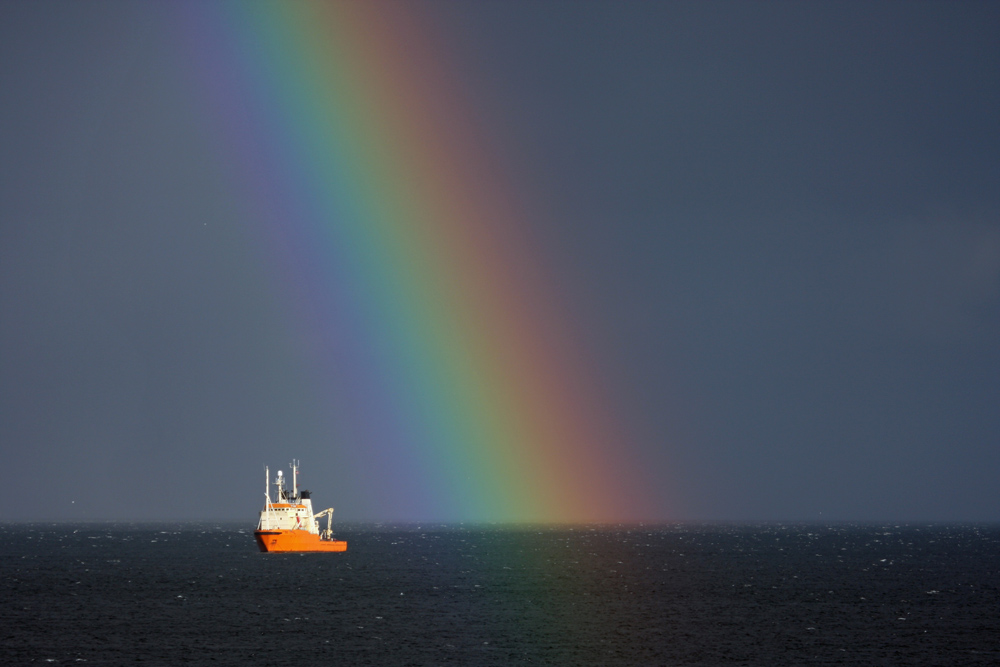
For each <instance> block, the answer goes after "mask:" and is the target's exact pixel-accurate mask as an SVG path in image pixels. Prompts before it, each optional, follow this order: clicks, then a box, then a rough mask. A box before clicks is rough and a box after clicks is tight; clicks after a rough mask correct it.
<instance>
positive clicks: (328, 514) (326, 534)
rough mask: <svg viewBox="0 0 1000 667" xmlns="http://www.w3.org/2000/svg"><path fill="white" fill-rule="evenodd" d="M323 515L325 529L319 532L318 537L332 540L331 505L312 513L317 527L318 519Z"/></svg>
mask: <svg viewBox="0 0 1000 667" xmlns="http://www.w3.org/2000/svg"><path fill="white" fill-rule="evenodd" d="M324 516H325V517H326V530H324V531H322V532H321V533H320V537H322V538H323V539H324V540H332V539H333V530H332V524H333V508H332V507H327V508H326V509H325V510H323V511H322V512H320V513H319V514H314V515H313V519H314V520H315V521H316V527H317V528H319V520H320V519H322V518H323V517H324Z"/></svg>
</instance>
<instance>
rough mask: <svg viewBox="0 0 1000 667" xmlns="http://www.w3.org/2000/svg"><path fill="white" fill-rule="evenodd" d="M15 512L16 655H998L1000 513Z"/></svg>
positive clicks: (182, 660)
mask: <svg viewBox="0 0 1000 667" xmlns="http://www.w3.org/2000/svg"><path fill="white" fill-rule="evenodd" d="M337 536H338V537H339V538H341V539H346V540H348V542H349V549H348V551H347V552H346V553H341V554H262V553H259V552H258V551H257V549H256V546H255V544H254V541H253V532H252V527H251V526H247V525H243V526H234V525H228V524H169V525H166V524H164V525H150V524H137V525H126V524H80V525H71V524H5V525H0V591H2V596H0V601H2V604H0V648H2V657H0V662H2V664H5V665H6V664H13V665H19V664H34V663H44V664H67V663H72V664H83V663H87V664H96V665H120V664H132V663H139V662H143V663H148V664H164V665H174V664H188V665H236V664H239V665H258V664H259V665H337V664H344V665H439V664H461V665H515V664H542V665H817V664H818V665H825V664H836V665H996V664H1000V526H993V525H938V526H933V525H896V524H889V525H863V526H851V525H777V524H765V525H700V526H699V525H689V524H679V525H663V526H634V525H633V526H602V527H587V526H578V527H572V528H571V527H524V526H521V527H512V526H456V525H451V526H442V525H420V526H417V525H408V526H391V525H341V526H340V527H339V530H338V531H337Z"/></svg>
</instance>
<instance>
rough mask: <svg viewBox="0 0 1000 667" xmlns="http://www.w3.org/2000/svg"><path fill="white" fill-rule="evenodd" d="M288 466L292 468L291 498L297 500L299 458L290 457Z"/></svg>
mask: <svg viewBox="0 0 1000 667" xmlns="http://www.w3.org/2000/svg"><path fill="white" fill-rule="evenodd" d="M288 467H289V468H291V469H292V498H295V499H296V500H298V497H299V479H298V475H299V460H298V459H292V462H291V463H289V464H288Z"/></svg>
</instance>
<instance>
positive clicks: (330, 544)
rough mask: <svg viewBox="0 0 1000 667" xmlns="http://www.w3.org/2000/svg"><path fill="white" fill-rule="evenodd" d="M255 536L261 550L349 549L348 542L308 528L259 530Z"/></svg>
mask: <svg viewBox="0 0 1000 667" xmlns="http://www.w3.org/2000/svg"><path fill="white" fill-rule="evenodd" d="M253 536H254V537H255V538H257V546H258V547H260V550H261V551H274V552H302V551H347V542H344V541H342V540H323V539H320V537H319V535H316V534H314V533H310V532H309V531H308V530H257V531H254V534H253Z"/></svg>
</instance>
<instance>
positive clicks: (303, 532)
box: [253, 461, 347, 553]
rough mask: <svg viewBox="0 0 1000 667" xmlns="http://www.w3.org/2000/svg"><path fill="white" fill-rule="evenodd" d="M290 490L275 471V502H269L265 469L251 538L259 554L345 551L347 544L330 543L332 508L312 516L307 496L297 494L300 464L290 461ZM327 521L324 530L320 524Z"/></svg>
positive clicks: (332, 540)
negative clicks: (321, 521) (259, 510)
mask: <svg viewBox="0 0 1000 667" xmlns="http://www.w3.org/2000/svg"><path fill="white" fill-rule="evenodd" d="M290 466H291V469H292V488H291V489H286V488H285V477H284V473H282V471H280V470H279V471H278V477H277V479H276V480H275V482H274V486H276V487H277V501H276V502H271V472H270V470H268V468H267V467H266V466H265V467H264V509H263V510H261V512H260V520H259V521H258V522H257V530H255V531H254V534H253V535H254V538H255V539H256V540H257V546H258V547H260V550H261V551H266V552H272V551H273V552H285V553H301V552H307V551H347V542H345V541H343V540H335V539H333V531H331V530H330V526H331V523H332V521H333V508H332V507H330V508H327V509H325V510H323V511H322V512H319V513H317V514H313V508H312V498H310V495H309V492H308V491H305V490H303V491H302V492H299V485H298V474H299V462H298V461H292V463H291V464H290ZM324 516H325V517H326V529H325V530H320V527H319V520H320V519H322V518H323V517H324Z"/></svg>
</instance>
